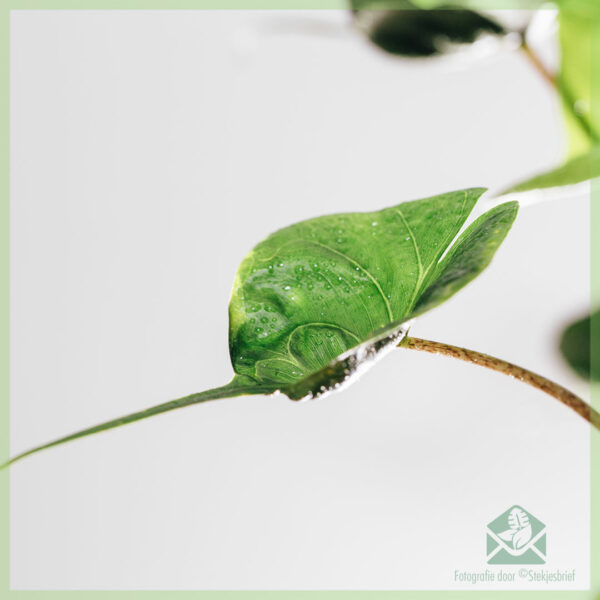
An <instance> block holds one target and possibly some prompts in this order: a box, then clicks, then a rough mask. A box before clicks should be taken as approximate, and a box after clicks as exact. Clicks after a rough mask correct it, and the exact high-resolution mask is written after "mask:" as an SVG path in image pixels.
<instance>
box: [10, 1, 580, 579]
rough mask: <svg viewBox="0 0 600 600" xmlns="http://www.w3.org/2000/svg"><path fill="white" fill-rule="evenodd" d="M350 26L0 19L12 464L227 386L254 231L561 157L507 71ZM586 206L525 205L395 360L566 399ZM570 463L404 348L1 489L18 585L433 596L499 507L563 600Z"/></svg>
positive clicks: (525, 88) (545, 430)
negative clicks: (7, 78) (476, 356)
mask: <svg viewBox="0 0 600 600" xmlns="http://www.w3.org/2000/svg"><path fill="white" fill-rule="evenodd" d="M347 25H348V15H347V14H346V13H345V12H342V11H340V12H313V13H309V12H305V13H293V12H270V13H261V12H257V11H256V12H252V13H241V12H232V11H223V12H186V11H178V12H141V11H140V12H126V11H116V12H91V11H85V12H67V11H57V12H33V11H24V12H14V13H13V16H12V29H11V36H12V42H11V60H12V70H11V78H12V80H11V86H12V105H11V106H12V108H11V111H12V117H11V130H12V137H11V143H12V171H11V178H12V205H11V211H12V246H11V248H12V400H11V413H12V414H11V432H12V440H11V447H12V451H13V453H16V452H19V451H21V450H25V449H27V448H29V447H30V446H32V445H36V444H38V443H41V442H45V441H48V440H50V439H52V438H55V437H58V436H61V435H63V434H66V433H70V432H72V431H74V430H77V429H80V428H82V427H85V426H88V425H92V424H96V423H97V422H99V421H103V420H106V419H109V418H112V417H115V416H119V415H121V414H124V413H128V412H131V411H134V410H137V409H141V408H144V407H147V406H149V405H151V404H155V403H159V402H162V401H165V400H168V399H171V398H175V397H178V396H181V395H185V394H187V393H191V392H194V391H199V390H202V389H206V388H208V387H212V386H216V385H220V384H223V383H225V382H226V381H228V380H229V378H230V377H231V374H232V372H231V367H230V365H229V360H228V351H227V302H228V297H229V292H230V289H231V284H232V281H233V275H234V272H235V270H236V267H237V265H238V263H239V261H240V260H241V258H242V257H243V256H244V254H245V253H246V252H247V251H248V250H249V249H250V248H251V247H252V246H253V245H254V244H255V243H256V242H258V241H259V240H260V239H261V238H262V237H264V236H265V235H266V234H268V233H269V232H271V231H272V230H274V229H276V228H279V227H281V226H285V225H287V224H290V223H292V222H294V221H297V220H301V219H304V218H309V217H313V216H316V215H319V214H324V213H331V212H338V211H350V210H373V209H376V208H381V207H384V206H388V205H392V204H396V203H398V202H401V201H403V200H411V199H414V198H418V197H422V196H426V195H429V194H433V193H437V192H444V191H448V190H451V189H456V188H461V187H470V186H480V185H484V186H488V187H492V188H496V189H498V188H500V187H502V186H505V185H507V184H509V183H511V182H513V181H514V180H518V179H519V178H521V177H523V176H526V175H529V174H531V173H534V172H536V171H538V170H540V169H544V168H546V167H549V166H551V165H553V164H555V163H557V162H558V161H559V160H560V157H561V153H562V152H563V146H564V140H563V134H562V131H561V127H560V120H559V106H558V103H557V101H556V100H555V99H554V97H553V95H552V92H551V90H549V89H548V88H547V86H546V84H545V82H544V81H543V80H541V79H540V78H539V77H538V75H537V74H536V73H535V72H534V71H533V70H532V69H531V67H530V66H529V64H527V63H526V62H525V61H524V59H523V57H521V56H520V55H518V53H515V52H514V51H508V50H507V51H504V52H500V53H497V54H494V55H492V56H491V57H489V58H487V59H486V60H483V59H482V60H475V59H470V60H467V62H466V64H463V63H462V62H461V61H456V60H441V61H432V62H409V61H403V60H396V59H392V58H390V57H387V56H385V55H383V54H382V53H380V52H378V51H377V50H376V49H374V48H373V47H371V46H370V45H368V44H367V43H366V42H365V41H364V40H363V39H362V38H361V37H360V36H358V35H356V34H354V33H353V32H352V31H351V30H349V29H348V26H347ZM482 208H485V205H484V206H482ZM588 208H589V207H588V202H587V199H586V197H585V194H584V195H583V197H582V195H581V194H577V195H575V196H573V197H569V198H568V199H566V200H554V201H546V202H543V203H537V204H534V205H531V206H526V207H524V208H523V209H522V211H521V214H520V216H519V218H518V220H517V223H516V225H515V226H514V228H513V230H512V232H511V233H510V235H509V237H508V238H507V241H506V243H505V245H504V246H503V247H502V248H501V249H500V251H499V252H498V254H497V257H496V259H495V260H494V262H493V264H492V267H491V268H490V269H488V270H487V271H486V272H485V273H484V274H483V275H482V276H481V277H480V278H479V279H478V280H477V281H476V282H474V283H473V284H471V285H470V286H468V288H466V289H465V290H463V291H462V292H461V293H460V294H458V295H457V296H456V297H454V298H453V299H452V300H451V301H449V302H448V303H447V304H444V305H443V306H441V307H439V308H437V309H436V310H435V311H433V312H431V313H430V314H427V315H425V316H423V317H422V318H421V319H419V321H418V322H417V323H416V324H415V325H414V327H413V331H412V332H413V334H414V335H417V336H422V337H431V338H434V339H437V340H440V341H446V342H449V343H455V344H460V345H465V346H467V347H471V348H474V349H479V350H482V351H485V352H488V353H491V354H494V355H498V356H500V357H503V358H506V359H509V360H512V361H514V362H516V363H518V364H521V365H523V366H526V367H529V368H531V369H533V370H536V371H539V372H540V373H543V374H546V375H548V376H550V377H551V378H554V379H555V380H557V381H559V382H561V383H563V384H564V385H566V386H569V387H571V388H573V389H574V390H576V391H578V392H579V393H581V394H583V395H586V394H587V390H586V389H585V386H583V384H582V383H581V382H580V381H579V380H578V379H577V378H576V377H575V376H574V375H572V374H571V373H570V371H569V370H568V369H567V368H566V367H565V366H564V364H563V363H562V361H561V359H560V357H559V355H558V354H557V351H556V343H557V337H558V335H559V332H560V329H561V327H562V326H563V325H564V324H565V323H566V322H568V321H569V320H570V319H571V318H574V317H578V316H579V315H580V314H581V313H584V312H585V310H586V309H587V307H588V292H589V287H588V274H589V262H588V254H589V252H588V250H589V234H588ZM588 449H589V435H588V427H587V425H586V424H585V423H584V422H583V420H582V419H580V418H579V417H577V416H576V415H575V414H574V413H572V412H570V411H569V410H567V409H566V408H564V407H563V406H561V405H559V403H557V402H556V401H555V400H553V399H551V398H550V397H547V396H545V395H544V394H542V393H541V392H538V391H535V390H533V389H529V388H528V387H527V386H524V385H523V384H521V383H519V382H515V381H513V380H509V379H508V378H506V377H503V376H501V375H498V374H495V373H492V372H489V371H485V370H483V369H479V368H476V367H473V366H470V365H466V364H463V363H459V362H457V361H453V360H451V359H447V358H442V357H434V356H431V355H425V354H420V353H412V352H410V351H407V350H402V351H401V350H398V351H397V352H394V353H392V355H390V356H388V357H387V358H386V359H385V360H384V361H383V362H382V363H380V364H378V365H377V367H376V368H375V369H373V370H372V371H370V372H369V373H368V374H366V375H365V376H364V377H363V378H362V379H361V380H360V381H358V382H357V383H356V384H355V385H354V386H352V387H351V388H350V389H348V390H347V391H344V392H343V393H340V394H338V395H334V396H331V397H329V398H326V399H324V400H322V401H316V402H312V403H304V404H297V403H293V402H290V401H288V400H286V399H285V398H282V397H270V398H265V397H252V398H238V399H232V400H223V401H218V402H213V403H208V404H205V405H201V406H197V407H193V408H188V409H185V410H181V411H176V412H174V413H170V414H167V415H163V416H160V417H156V418H153V419H150V420H148V421H145V422H141V423H138V424H134V425H131V426H128V427H125V428H122V429H119V430H115V431H112V432H108V433H104V434H101V435H99V436H96V437H91V438H88V439H85V440H82V441H78V442H75V443H72V444H68V445H65V446H62V447H59V448H56V449H53V450H50V451H47V452H45V453H42V454H40V455H37V456H35V457H31V458H30V459H27V460H26V461H24V462H22V463H20V464H17V465H16V466H15V467H14V468H13V469H12V471H11V496H12V504H11V519H12V520H11V523H12V530H11V574H12V586H13V588H15V589H52V588H54V589H57V588H58V589H60V588H65V589H66V588H71V589H84V588H100V589H102V588H105V589H114V588H120V589H132V588H133V589H135V588H145V589H151V588H162V589H218V588H226V589H249V588H259V589H272V588H275V589H299V588H301V589H318V588H322V589H353V588H362V589H406V588H413V589H434V588H441V589H444V588H450V587H456V586H457V584H455V583H454V582H453V573H454V570H455V569H459V570H463V569H465V570H482V569H484V568H485V566H486V565H485V525H486V524H487V523H488V522H489V521H491V520H492V519H494V518H495V517H496V516H498V515H499V514H500V513H502V512H503V511H504V510H506V509H507V508H508V507H509V506H511V505H512V504H515V503H518V504H521V505H522V506H524V507H525V508H526V509H528V510H530V511H531V512H532V513H533V514H535V515H536V516H537V517H538V518H539V519H541V520H542V521H544V522H545V523H546V524H547V526H548V557H549V558H548V565H547V566H548V568H549V569H553V568H560V569H571V568H575V569H576V571H577V580H576V582H575V584H574V585H573V584H571V585H572V586H573V587H576V588H585V587H586V586H587V584H588V577H589V573H588V562H589V560H588V556H589V554H588V552H589V539H588V529H589V477H588V472H589V460H588ZM467 587H469V586H468V584H467ZM509 587H510V586H509ZM519 587H521V588H523V587H527V586H526V585H525V584H520V586H519ZM538 587H540V586H539V584H538ZM541 587H544V586H543V585H542V586H541Z"/></svg>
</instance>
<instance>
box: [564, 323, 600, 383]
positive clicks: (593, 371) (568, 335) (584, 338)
mask: <svg viewBox="0 0 600 600" xmlns="http://www.w3.org/2000/svg"><path fill="white" fill-rule="evenodd" d="M591 318H592V319H594V321H596V320H597V319H600V311H596V312H595V313H594V314H593V315H592V317H591ZM591 341H592V340H591V319H590V316H586V317H584V318H583V319H580V320H579V321H575V322H574V323H572V324H571V325H569V326H568V327H567V328H566V329H565V331H564V332H563V334H562V337H561V340H560V350H561V352H562V354H563V356H564V357H565V359H566V360H567V362H568V363H569V365H570V366H571V368H572V369H573V370H574V371H575V372H576V373H578V374H579V375H580V376H581V377H583V378H585V379H590V378H591V379H592V380H593V381H600V362H599V361H596V362H595V364H594V365H593V366H592V364H591Z"/></svg>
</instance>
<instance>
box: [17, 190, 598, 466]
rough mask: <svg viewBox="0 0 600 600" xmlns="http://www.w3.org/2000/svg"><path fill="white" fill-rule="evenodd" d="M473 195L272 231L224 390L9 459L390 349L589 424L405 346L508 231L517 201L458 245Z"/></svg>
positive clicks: (296, 390)
mask: <svg viewBox="0 0 600 600" xmlns="http://www.w3.org/2000/svg"><path fill="white" fill-rule="evenodd" d="M483 192H484V189H483V188H472V189H466V190H461V191H456V192H450V193H447V194H441V195H438V196H434V197H431V198H424V199H421V200H415V201H412V202H404V203H402V204H398V205H396V206H392V207H390V208H385V209H383V210H378V211H374V212H363V213H342V214H335V215H328V216H323V217H317V218H314V219H310V220H307V221H302V222H301V223H296V224H295V225H291V226H289V227H285V228H284V229H280V230H279V231H276V232H275V233H273V234H271V235H270V236H269V237H267V238H266V239H265V240H263V241H262V242H260V243H259V244H258V245H257V246H256V247H255V248H254V249H253V250H251V251H250V253H249V254H248V255H247V256H246V257H245V258H244V260H243V261H242V263H241V265H240V267H239V269H238V272H237V274H236V277H235V282H234V287H233V292H232V296H231V301H230V304H229V350H230V357H231V363H232V366H233V370H234V377H233V379H232V380H231V381H230V382H229V383H228V384H226V385H224V386H222V387H219V388H215V389H212V390H207V391H205V392H200V393H197V394H192V395H190V396H187V397H184V398H180V399H178V400H173V401H170V402H166V403H164V404H160V405H158V406H154V407H151V408H149V409H147V410H144V411H140V412H137V413H133V414H130V415H127V416H124V417H121V418H119V419H115V420H112V421H109V422H106V423H103V424H100V425H97V426H95V427H91V428H89V429H85V430H83V431H80V432H77V433H74V434H72V435H69V436H66V437H64V438H61V439H59V440H55V441H53V442H50V443H48V444H44V445H42V446H39V447H37V448H34V449H32V450H29V451H27V452H25V453H23V454H21V455H19V456H17V457H15V458H13V459H12V460H11V461H10V462H14V461H15V460H17V459H19V458H22V457H24V456H27V455H29V454H32V453H34V452H37V451H38V450H41V449H43V448H48V447H50V446H54V445H57V444H61V443H64V442H66V441H69V440H73V439H76V438H79V437H83V436H87V435H90V434H93V433H97V432H99V431H104V430H107V429H111V428H114V427H118V426H120V425H124V424H126V423H130V422H133V421H137V420H140V419H144V418H147V417H150V416H152V415H156V414H159V413H163V412H167V411H170V410H173V409H176V408H180V407H183V406H188V405H191V404H196V403H199V402H204V401H207V400H214V399H218V398H227V397H233V396H240V395H252V394H271V393H274V392H281V393H283V394H285V395H286V396H288V397H289V398H291V399H293V400H300V399H305V398H315V397H318V396H321V395H323V394H325V393H329V392H331V391H332V390H335V389H336V388H338V387H340V386H341V385H342V384H346V383H348V382H350V381H351V380H352V378H353V376H355V375H356V373H358V372H360V371H361V370H362V369H364V368H365V367H366V366H368V365H369V364H371V363H372V362H373V359H375V358H378V357H380V356H382V355H383V354H385V352H386V351H388V350H390V349H392V348H393V347H395V346H396V345H397V344H399V343H401V344H402V345H404V346H405V347H408V348H415V349H419V350H424V351H428V352H442V353H446V354H450V355H454V356H455V357H457V358H461V359H463V360H468V361H470V362H474V363H477V364H481V365H484V366H488V367H491V368H494V369H496V370H499V371H503V372H505V373H507V374H509V375H512V376H514V377H517V378H519V379H522V380H524V381H526V382H528V383H531V384H532V385H535V386H536V387H538V388H540V389H542V390H544V391H546V392H548V393H551V394H552V395H554V396H556V397H557V398H559V399H560V400H561V401H563V402H565V403H566V404H567V405H569V406H571V407H572V408H574V409H575V410H577V412H579V413H580V414H582V415H583V416H586V418H588V419H589V418H590V414H589V411H590V408H589V406H587V405H585V404H584V403H583V401H581V400H580V399H578V398H577V397H576V396H573V395H572V394H570V392H568V391H566V390H564V389H563V388H560V386H557V385H556V384H553V383H552V382H549V381H548V380H545V379H544V378H542V377H540V376H538V375H535V374H532V373H529V372H528V371H525V370H524V369H520V368H519V367H516V366H514V365H510V364H509V363H505V362H504V361H500V360H498V359H493V358H492V357H488V356H485V355H482V354H479V353H476V352H473V351H467V350H463V349H459V348H454V347H452V346H447V345H443V344H438V343H435V342H426V341H424V340H418V339H416V338H407V331H408V327H409V325H410V321H411V320H412V319H414V318H415V317H417V316H419V315H421V314H423V313H425V312H426V311H428V310H430V309H431V308H433V307H435V306H437V305H439V304H440V303H442V302H444V301H445V300H447V299H448V298H450V297H451V296H452V295H453V294H455V293H456V292H457V291H458V290H460V289H461V288H462V287H463V286H465V285H466V284H467V283H469V282H470V281H471V280H472V279H473V278H475V277H476V276H477V275H478V274H479V273H481V271H482V270H483V269H485V267H486V266H487V265H488V264H489V263H490V261H491V259H492V257H493V256H494V254H495V252H496V250H497V249H498V247H499V246H500V244H501V243H502V241H503V240H504V238H505V236H506V234H507V233H508V231H509V230H510V228H511V226H512V223H513V221H514V219H515V217H516V214H517V210H518V205H517V203H516V202H506V203H504V204H501V205H499V206H496V207H495V208H493V209H491V210H489V211H488V212H486V213H484V214H483V215H482V216H480V217H479V218H477V219H476V220H475V221H473V222H472V223H471V224H470V225H469V226H468V227H467V228H466V229H465V230H464V231H463V232H462V233H461V234H460V235H458V237H457V234H459V232H460V230H461V228H462V227H463V225H464V224H465V222H466V220H467V218H468V216H469V214H470V213H471V211H472V209H473V207H474V205H475V203H476V202H477V200H478V198H479V197H480V196H481V194H482V193H483ZM7 464H8V463H7Z"/></svg>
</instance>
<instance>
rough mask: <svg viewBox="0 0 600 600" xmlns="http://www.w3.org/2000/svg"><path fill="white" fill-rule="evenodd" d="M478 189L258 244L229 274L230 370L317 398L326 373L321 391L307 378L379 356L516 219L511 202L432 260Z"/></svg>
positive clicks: (480, 263)
mask: <svg viewBox="0 0 600 600" xmlns="http://www.w3.org/2000/svg"><path fill="white" fill-rule="evenodd" d="M482 192H483V190H482V189H479V188H478V189H470V190H463V191H459V192H451V193H448V194H442V195H439V196H434V197H432V198H426V199H422V200H416V201H413V202H405V203H403V204H399V205H397V206H393V207H390V208H386V209H383V210H380V211H375V212H368V213H345V214H337V215H329V216H325V217H318V218H316V219H311V220H308V221H303V222H301V223H297V224H295V225H292V226H290V227H286V228H285V229H281V230H279V231H277V232H275V233H273V234H272V235H270V236H269V237H268V238H267V239H265V240H264V241H262V242H261V243H260V244H258V245H257V246H256V247H255V248H254V249H253V250H252V251H251V252H250V253H249V254H248V256H246V258H245V259H244V260H243V261H242V263H241V265H240V268H239V270H238V273H237V276H236V281H235V285H234V289H233V293H232V298H231V303H230V307H229V315H230V330H229V346H230V354H231V360H232V364H233V368H234V371H235V372H236V373H237V374H238V375H239V376H243V377H245V378H246V380H249V379H250V380H253V381H255V382H256V383H257V384H260V385H272V386H273V389H278V390H281V391H283V392H284V393H288V392H289V390H290V387H292V385H293V384H297V383H298V382H300V381H302V380H304V379H305V378H307V377H312V380H313V383H312V384H311V385H310V386H308V387H309V388H310V390H306V394H305V395H307V396H316V395H320V393H322V392H327V391H329V390H330V389H331V387H332V385H331V382H332V378H333V379H335V377H334V376H333V375H332V373H331V372H329V371H327V373H326V374H325V375H326V379H327V382H326V383H323V382H320V381H319V376H315V373H318V372H319V371H320V370H322V369H325V368H326V367H327V366H328V365H329V363H330V362H331V361H333V360H334V359H335V358H336V357H338V356H340V355H344V353H345V352H347V351H349V350H350V349H352V348H357V349H359V350H360V353H366V354H367V355H368V356H369V357H372V356H373V353H372V352H371V350H373V345H376V346H377V349H379V350H381V349H383V347H385V346H386V344H387V342H389V343H391V342H393V341H394V336H395V335H397V334H399V332H400V331H401V326H402V324H404V323H406V321H408V320H410V319H411V318H413V317H414V316H415V315H417V314H421V313H423V312H425V311H426V310H429V309H430V308H432V307H433V306H436V305H438V304H440V303H441V302H443V301H444V300H446V299H447V298H449V297H450V296H452V295H453V294H454V293H455V292H457V291H458V290H459V289H460V288H461V287H463V286H464V285H466V283H468V282H469V281H471V280H472V279H473V278H474V277H475V276H476V275H477V274H478V273H480V272H481V271H482V270H483V269H484V268H485V267H486V266H487V264H488V263H489V261H490V260H491V258H492V256H493V254H494V252H495V251H496V249H497V248H498V246H499V244H500V242H501V241H502V239H503V238H504V236H505V235H506V233H507V232H508V230H509V229H510V226H511V225H512V222H513V220H514V218H515V216H516V212H517V204H516V203H514V202H511V203H507V204H504V205H501V206H499V207H497V208H495V209H493V210H491V211H489V212H488V213H486V214H485V215H483V216H482V217H480V218H479V219H478V220H477V221H476V222H475V223H473V225H471V227H469V228H468V229H467V230H466V231H465V232H464V233H463V234H462V235H461V236H460V237H459V239H458V240H457V242H456V244H455V245H454V246H452V249H451V250H450V252H448V254H447V255H446V257H445V258H444V259H443V260H442V261H441V262H440V258H441V257H442V255H443V254H444V253H445V252H446V251H447V250H448V248H449V246H450V245H451V242H452V241H453V239H454V238H455V236H456V234H457V233H458V232H459V230H460V229H461V227H462V225H463V224H464V222H465V220H466V219H467V217H468V215H469V213H470V212H471V210H472V208H473V206H474V204H475V202H476V201H477V198H478V197H479V196H480V195H481V194H482ZM386 340H387V342H386ZM364 344H366V346H364ZM352 356H353V355H352ZM346 358H348V357H347V356H344V360H345V359H346ZM355 358H356V357H355ZM353 361H354V359H353V358H351V360H350V362H353ZM354 362H355V361H354ZM353 364H354V363H353ZM340 368H341V370H340V373H344V379H346V378H347V377H346V376H349V375H351V374H352V373H351V372H348V369H349V366H348V364H346V363H345V364H344V366H343V367H340ZM334 383H341V381H335V382H334ZM317 384H318V385H317ZM305 387H306V386H300V388H303V389H304V388H305ZM300 388H299V387H298V386H296V387H294V390H293V391H292V392H291V394H292V395H293V396H298V394H299V392H298V390H299V389H300ZM322 388H324V389H322ZM288 395H290V394H289V393H288Z"/></svg>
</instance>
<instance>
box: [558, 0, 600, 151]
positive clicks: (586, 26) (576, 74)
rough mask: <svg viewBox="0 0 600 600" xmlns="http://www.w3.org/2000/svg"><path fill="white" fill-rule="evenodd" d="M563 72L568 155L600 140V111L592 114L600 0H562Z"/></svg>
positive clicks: (599, 85)
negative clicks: (593, 46)
mask: <svg viewBox="0 0 600 600" xmlns="http://www.w3.org/2000/svg"><path fill="white" fill-rule="evenodd" d="M557 4H558V6H559V43H560V55H561V62H560V72H559V76H558V78H557V87H558V90H559V92H560V94H561V98H562V106H563V117H564V122H565V127H566V130H567V137H568V142H569V148H568V156H567V158H568V159H571V158H573V157H576V156H580V155H583V154H585V153H587V152H589V151H590V149H591V147H592V146H593V145H596V144H599V143H600V138H599V133H600V115H596V114H592V112H591V110H590V107H591V99H592V97H595V96H597V95H600V82H598V81H595V80H594V79H592V76H591V58H592V47H591V41H592V38H593V37H594V36H596V37H597V36H598V35H600V4H599V3H598V2H597V0H558V2H557Z"/></svg>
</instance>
